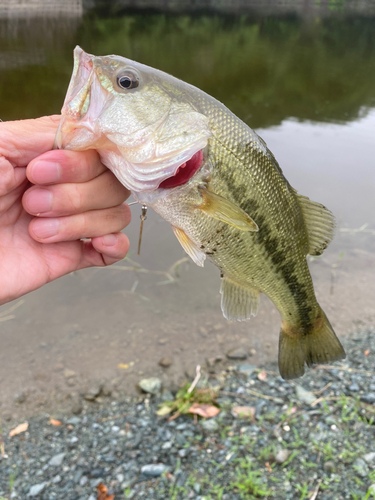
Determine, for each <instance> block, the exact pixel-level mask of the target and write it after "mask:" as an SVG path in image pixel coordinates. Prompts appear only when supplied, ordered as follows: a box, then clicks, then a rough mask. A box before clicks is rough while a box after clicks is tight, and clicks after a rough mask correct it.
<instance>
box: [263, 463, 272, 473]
mask: <svg viewBox="0 0 375 500" xmlns="http://www.w3.org/2000/svg"><path fill="white" fill-rule="evenodd" d="M264 466H265V468H266V469H267V470H268V472H272V468H271V466H270V463H269V462H266V463H265V464H264Z"/></svg>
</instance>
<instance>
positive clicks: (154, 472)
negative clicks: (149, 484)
mask: <svg viewBox="0 0 375 500" xmlns="http://www.w3.org/2000/svg"><path fill="white" fill-rule="evenodd" d="M166 470H167V468H166V466H165V465H164V464H148V465H144V466H143V467H142V468H141V473H142V474H144V475H145V476H147V477H159V476H161V475H162V474H163V472H164V471H166Z"/></svg>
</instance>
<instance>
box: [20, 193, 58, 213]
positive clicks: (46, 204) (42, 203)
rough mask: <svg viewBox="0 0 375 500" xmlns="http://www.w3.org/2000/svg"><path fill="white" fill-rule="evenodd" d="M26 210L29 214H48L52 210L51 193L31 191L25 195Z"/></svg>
mask: <svg viewBox="0 0 375 500" xmlns="http://www.w3.org/2000/svg"><path fill="white" fill-rule="evenodd" d="M25 205H26V209H27V211H28V212H30V213H31V214H41V213H44V212H50V211H51V208H52V193H51V191H49V190H48V189H33V190H32V191H30V192H29V193H28V194H27V195H26V200H25Z"/></svg>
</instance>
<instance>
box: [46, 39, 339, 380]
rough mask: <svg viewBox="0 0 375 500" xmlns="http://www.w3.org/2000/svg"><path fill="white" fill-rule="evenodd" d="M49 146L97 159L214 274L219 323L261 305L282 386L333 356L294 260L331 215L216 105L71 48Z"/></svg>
mask: <svg viewBox="0 0 375 500" xmlns="http://www.w3.org/2000/svg"><path fill="white" fill-rule="evenodd" d="M231 84H232V82H228V85H231ZM55 144H56V147H57V148H63V149H70V150H77V151H83V150H87V149H95V150H97V151H98V153H99V155H100V157H101V160H102V162H103V163H104V165H106V166H107V167H108V168H109V169H110V170H111V171H112V172H113V173H114V175H115V176H116V177H117V178H118V179H119V181H120V182H121V183H122V184H123V185H124V186H126V187H127V188H128V189H129V190H130V191H131V193H132V195H133V196H134V198H135V199H136V200H137V201H138V202H140V203H142V204H144V205H147V206H149V207H151V208H152V209H153V210H155V211H156V212H157V213H158V214H159V215H160V216H161V217H163V218H164V219H165V220H166V221H167V222H168V223H169V224H170V225H171V226H172V229H173V232H174V234H175V235H176V237H177V239H178V241H179V242H180V244H181V246H182V248H183V249H184V250H185V252H186V253H187V254H188V255H189V256H190V257H191V259H192V260H193V261H194V262H195V263H196V264H197V265H198V266H203V265H204V262H205V259H209V260H210V261H212V262H213V263H214V264H215V265H216V266H217V267H218V268H219V270H220V276H221V285H220V293H221V308H222V312H223V315H224V317H225V318H226V319H228V320H238V321H242V320H247V319H249V318H250V317H251V316H255V315H256V313H257V310H258V303H259V295H260V293H264V294H266V295H267V296H268V297H269V298H270V299H271V300H272V302H273V303H274V304H275V306H276V307H277V309H278V311H279V312H280V315H281V329H280V335H279V356H278V363H279V371H280V375H281V376H282V377H283V378H284V379H293V378H297V377H300V376H302V375H303V374H304V373H305V367H306V366H308V367H311V366H314V365H316V364H322V363H330V362H333V361H337V360H341V359H344V358H345V352H344V349H343V347H342V345H341V343H340V341H339V339H338V338H337V336H336V334H335V332H334V330H333V328H332V326H331V324H330V322H329V320H328V318H327V317H326V315H325V313H324V312H323V310H322V308H321V307H320V305H319V304H318V302H317V299H316V297H315V293H314V288H313V284H312V279H311V275H310V272H309V268H308V265H307V260H306V258H307V255H320V254H321V253H322V252H323V251H324V250H325V248H326V247H327V246H328V244H329V243H330V241H331V240H332V238H333V235H334V228H335V219H334V216H333V214H332V213H331V212H330V211H329V210H328V209H327V208H326V207H324V206H323V205H322V204H320V203H317V202H314V201H311V200H310V199H309V198H307V197H305V196H302V195H300V194H299V193H298V192H297V190H296V189H294V188H293V187H292V186H291V185H290V184H289V182H288V181H287V179H286V178H285V176H284V174H283V172H282V170H281V168H280V166H279V164H278V162H277V161H276V159H275V157H274V155H273V154H272V153H271V151H270V150H269V149H268V147H267V144H266V143H265V142H264V140H263V139H261V137H260V136H259V135H258V134H257V133H256V132H255V131H254V130H252V129H251V128H250V127H249V126H248V125H246V124H245V123H244V122H242V121H241V120H240V119H239V118H238V117H237V116H235V115H234V114H233V113H232V112H231V111H230V110H229V109H228V108H226V107H225V105H224V104H222V103H220V102H219V101H217V100H216V99H214V98H213V97H211V96H210V95H208V94H206V93H205V92H203V91H202V90H200V89H198V88H196V87H194V86H193V85H190V84H188V83H185V82H183V81H181V80H179V79H177V78H175V77H173V76H171V75H169V74H166V73H164V72H162V71H160V70H157V69H154V68H152V67H149V66H146V65H144V64H141V63H139V62H135V61H132V60H130V59H127V58H125V57H122V56H116V55H108V56H94V55H92V54H88V53H86V52H84V51H83V50H82V49H81V48H80V47H78V46H77V47H76V48H75V50H74V68H73V73H72V77H71V81H70V84H69V87H68V90H67V94H66V97H65V101H64V104H63V108H62V111H61V121H60V124H59V128H58V131H57V134H56V141H55Z"/></svg>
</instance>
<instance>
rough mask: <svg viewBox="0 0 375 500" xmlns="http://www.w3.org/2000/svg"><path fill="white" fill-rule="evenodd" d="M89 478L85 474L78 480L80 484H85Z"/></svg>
mask: <svg viewBox="0 0 375 500" xmlns="http://www.w3.org/2000/svg"><path fill="white" fill-rule="evenodd" d="M88 481H89V478H88V477H87V476H82V477H81V479H80V480H79V485H80V486H86V484H87V483H88Z"/></svg>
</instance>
